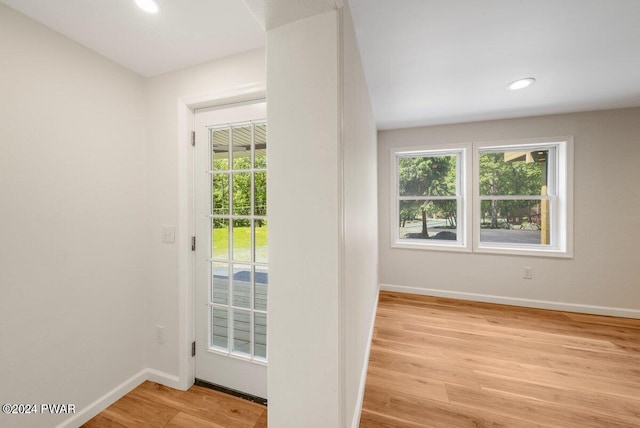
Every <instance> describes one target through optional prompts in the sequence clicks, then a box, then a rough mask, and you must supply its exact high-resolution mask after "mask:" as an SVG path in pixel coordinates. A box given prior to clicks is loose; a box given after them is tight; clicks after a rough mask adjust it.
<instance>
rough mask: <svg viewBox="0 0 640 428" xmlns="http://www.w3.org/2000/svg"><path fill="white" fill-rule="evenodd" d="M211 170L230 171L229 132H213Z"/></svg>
mask: <svg viewBox="0 0 640 428" xmlns="http://www.w3.org/2000/svg"><path fill="white" fill-rule="evenodd" d="M211 151H212V153H211V163H212V165H211V169H212V170H214V171H216V170H225V169H229V130H228V129H218V130H214V131H211Z"/></svg>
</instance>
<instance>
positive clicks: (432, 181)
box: [392, 147, 468, 250]
mask: <svg viewBox="0 0 640 428" xmlns="http://www.w3.org/2000/svg"><path fill="white" fill-rule="evenodd" d="M466 154H467V149H466V148H464V147H462V148H454V149H440V150H436V149H425V150H415V149H414V150H407V151H396V152H395V153H394V156H393V170H394V174H393V177H392V179H393V185H392V188H393V189H394V191H395V204H394V207H393V211H392V217H393V228H392V230H393V242H394V246H397V247H407V248H415V247H438V248H441V249H448V250H461V249H465V248H466V247H467V239H466V233H465V229H466V224H467V218H466V213H467V211H468V209H467V207H466V199H465V193H466V187H467V183H466V180H465V177H466V171H465V166H466V163H467V161H466V159H465V157H466Z"/></svg>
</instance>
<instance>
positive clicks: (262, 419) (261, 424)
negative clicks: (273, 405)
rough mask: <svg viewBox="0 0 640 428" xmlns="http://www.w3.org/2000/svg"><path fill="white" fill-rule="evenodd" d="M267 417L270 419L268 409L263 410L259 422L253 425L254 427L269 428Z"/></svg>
mask: <svg viewBox="0 0 640 428" xmlns="http://www.w3.org/2000/svg"><path fill="white" fill-rule="evenodd" d="M267 419H268V411H267V409H265V410H264V412H262V415H260V417H259V418H258V422H256V424H255V425H254V426H253V428H267Z"/></svg>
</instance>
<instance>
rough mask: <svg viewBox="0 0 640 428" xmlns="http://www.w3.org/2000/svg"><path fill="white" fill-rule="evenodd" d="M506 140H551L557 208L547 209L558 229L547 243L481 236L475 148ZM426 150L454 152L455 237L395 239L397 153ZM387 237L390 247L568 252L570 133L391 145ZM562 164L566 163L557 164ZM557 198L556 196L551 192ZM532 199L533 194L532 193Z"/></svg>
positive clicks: (531, 143)
mask: <svg viewBox="0 0 640 428" xmlns="http://www.w3.org/2000/svg"><path fill="white" fill-rule="evenodd" d="M510 146H519V147H518V148H527V147H528V148H542V147H544V146H547V147H548V146H555V147H556V155H557V162H555V159H554V162H553V164H552V165H550V166H549V167H550V168H554V170H555V174H554V175H555V180H556V183H555V186H556V187H557V199H556V210H554V212H553V213H552V215H553V216H554V218H553V219H552V222H551V224H552V226H551V227H557V228H558V230H552V231H551V233H552V234H553V236H554V238H553V239H554V241H553V245H552V246H550V247H548V248H543V247H541V246H534V245H514V244H501V243H494V242H492V243H481V242H480V227H479V225H480V213H481V210H480V179H479V175H478V172H479V170H480V169H479V167H480V150H481V149H490V148H495V149H504V148H506V147H510ZM425 152H426V153H427V154H428V155H432V154H434V155H437V154H443V155H446V154H453V153H457V154H459V159H460V162H459V163H458V173H459V174H460V184H461V186H459V189H458V194H457V197H458V198H459V201H460V202H459V204H458V210H459V212H458V234H457V235H458V240H457V241H444V240H433V241H427V240H418V239H414V240H409V239H400V237H399V230H398V227H397V225H398V224H399V212H398V211H399V208H398V200H399V180H398V168H397V165H398V163H397V158H398V157H399V156H406V155H411V154H416V155H418V154H420V153H425ZM389 157H390V170H389V171H390V174H389V175H390V187H389V193H390V197H391V204H390V205H391V207H390V220H391V223H390V226H391V227H390V229H391V230H390V242H391V247H392V248H403V249H414V250H435V251H457V252H475V253H485V254H506V255H523V256H539V257H560V258H573V197H574V195H573V176H574V160H573V157H574V156H573V136H562V137H551V138H529V139H517V140H505V141H487V142H474V143H461V144H445V145H428V146H409V147H395V148H391V150H390V156H389ZM560 165H564V166H565V168H561V167H560ZM550 197H551V198H556V196H550ZM536 199H537V195H536Z"/></svg>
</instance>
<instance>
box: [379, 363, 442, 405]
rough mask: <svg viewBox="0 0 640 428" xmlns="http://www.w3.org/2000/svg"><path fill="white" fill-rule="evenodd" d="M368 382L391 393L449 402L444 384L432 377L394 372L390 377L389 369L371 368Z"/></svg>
mask: <svg viewBox="0 0 640 428" xmlns="http://www.w3.org/2000/svg"><path fill="white" fill-rule="evenodd" d="M367 382H369V384H370V385H371V386H377V387H379V388H383V389H386V390H388V391H389V392H407V393H410V394H416V395H420V396H422V397H425V398H429V399H431V400H435V401H442V402H445V403H448V402H449V399H448V398H447V390H446V388H445V387H444V382H442V381H439V380H435V379H431V378H430V377H424V376H417V375H415V374H406V373H398V372H394V373H393V374H392V375H390V373H389V371H388V370H387V369H380V368H377V367H370V368H369V372H368V374H367Z"/></svg>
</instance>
